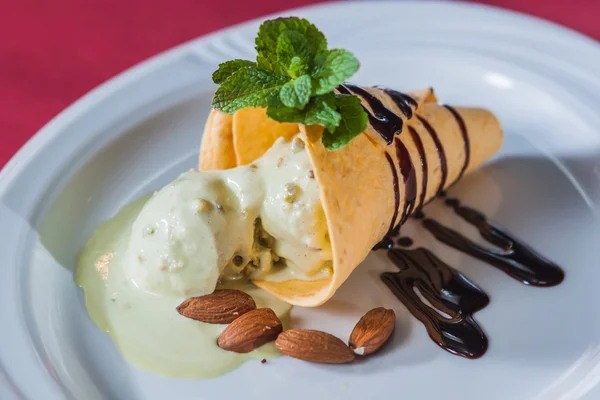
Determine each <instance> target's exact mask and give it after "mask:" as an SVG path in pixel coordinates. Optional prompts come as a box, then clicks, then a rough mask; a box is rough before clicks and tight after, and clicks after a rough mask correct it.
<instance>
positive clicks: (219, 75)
mask: <svg viewBox="0 0 600 400" xmlns="http://www.w3.org/2000/svg"><path fill="white" fill-rule="evenodd" d="M247 67H251V68H256V63H255V62H253V61H248V60H231V61H226V62H224V63H221V64H219V68H218V69H217V70H216V71H215V72H213V74H212V80H213V82H214V83H216V84H217V85H218V84H220V83H223V82H225V80H226V79H227V78H229V77H230V76H231V75H233V73H234V72H237V71H238V70H240V69H242V68H247Z"/></svg>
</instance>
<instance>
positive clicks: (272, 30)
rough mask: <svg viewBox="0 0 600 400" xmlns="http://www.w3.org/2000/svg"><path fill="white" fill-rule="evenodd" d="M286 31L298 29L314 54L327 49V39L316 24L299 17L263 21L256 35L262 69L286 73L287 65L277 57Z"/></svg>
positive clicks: (258, 60)
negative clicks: (278, 44)
mask: <svg viewBox="0 0 600 400" xmlns="http://www.w3.org/2000/svg"><path fill="white" fill-rule="evenodd" d="M284 31H296V32H298V33H299V34H301V35H302V36H303V37H304V39H305V40H306V42H307V43H308V48H309V50H310V54H311V55H312V56H314V55H315V54H317V52H319V51H324V50H326V49H327V39H325V36H324V35H323V33H321V31H319V30H318V29H317V27H316V26H314V25H313V24H311V23H310V22H308V21H307V20H305V19H302V18H298V17H289V18H276V19H272V20H268V21H265V22H263V23H262V25H261V26H260V28H259V29H258V36H256V42H255V43H256V52H257V53H258V56H257V57H256V62H257V64H258V67H259V68H260V69H264V70H267V71H271V72H275V73H277V74H280V75H284V74H285V72H286V67H284V66H282V65H281V64H280V63H279V60H278V58H277V41H278V40H279V36H280V35H281V34H282V33H283V32H284Z"/></svg>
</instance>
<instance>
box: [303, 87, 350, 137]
mask: <svg viewBox="0 0 600 400" xmlns="http://www.w3.org/2000/svg"><path fill="white" fill-rule="evenodd" d="M336 108H337V104H336V99H335V95H334V94H333V93H328V94H324V95H321V96H316V97H314V98H313V99H312V100H311V101H310V103H309V107H308V110H307V111H306V118H305V119H304V123H305V124H307V125H313V124H319V125H322V126H324V127H325V128H326V129H327V130H328V131H329V132H333V131H334V130H335V128H336V127H337V126H338V125H339V124H340V120H341V119H342V116H341V115H340V113H339V112H337V111H336Z"/></svg>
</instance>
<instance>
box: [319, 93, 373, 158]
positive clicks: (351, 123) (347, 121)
mask: <svg viewBox="0 0 600 400" xmlns="http://www.w3.org/2000/svg"><path fill="white" fill-rule="evenodd" d="M336 104H337V107H338V111H339V113H340V114H341V116H342V118H341V121H340V124H339V126H338V127H337V128H336V129H335V131H333V132H330V131H328V130H325V131H324V132H323V137H322V138H321V141H322V142H323V146H325V148H327V149H328V150H339V149H341V148H343V147H344V146H346V145H347V144H348V143H350V141H351V140H352V139H354V138H355V137H356V136H358V135H360V134H361V133H362V132H363V131H364V130H365V129H366V128H367V123H368V117H367V113H366V112H365V110H364V109H363V108H362V106H361V104H360V99H359V98H358V97H356V96H351V95H337V96H336Z"/></svg>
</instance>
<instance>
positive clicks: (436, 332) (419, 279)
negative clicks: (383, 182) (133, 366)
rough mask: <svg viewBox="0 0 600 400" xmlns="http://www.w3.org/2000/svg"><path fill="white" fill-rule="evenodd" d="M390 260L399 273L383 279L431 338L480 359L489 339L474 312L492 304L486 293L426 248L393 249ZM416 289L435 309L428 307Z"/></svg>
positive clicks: (386, 274) (451, 350)
mask: <svg viewBox="0 0 600 400" xmlns="http://www.w3.org/2000/svg"><path fill="white" fill-rule="evenodd" d="M388 257H389V258H390V260H392V262H393V263H394V264H395V265H396V266H397V267H398V268H399V269H400V271H398V272H384V273H383V274H381V279H382V280H383V282H384V283H385V284H386V285H387V286H388V288H390V290H391V291H392V292H393V293H394V294H395V295H396V297H398V299H400V301H402V303H404V305H405V306H406V307H407V308H408V310H409V311H410V312H411V313H412V314H413V315H414V316H415V317H416V318H417V319H418V320H419V321H421V322H422V323H423V325H425V328H426V329H427V333H428V334H429V337H431V339H432V340H433V341H434V342H435V343H437V344H438V346H440V347H442V348H443V349H444V350H447V351H449V352H450V353H452V354H456V355H459V356H462V357H466V358H479V357H481V356H482V355H483V354H484V353H485V351H486V350H487V347H488V340H487V337H486V336H485V334H484V333H483V330H482V329H481V328H480V327H479V325H478V324H477V322H475V320H474V319H473V313H475V312H477V311H479V310H481V309H482V308H484V307H485V306H487V305H488V303H489V301H490V299H489V297H488V296H487V295H486V294H485V293H484V292H483V290H481V289H480V288H478V287H477V286H476V285H475V284H474V283H473V282H471V281H470V280H469V278H467V277H466V276H464V275H463V274H461V273H460V272H458V271H457V270H455V269H454V268H452V267H450V266H449V265H448V264H446V263H444V262H443V261H442V260H440V259H439V258H437V257H436V256H435V255H434V254H433V253H432V252H430V251H429V250H426V249H424V248H421V247H420V248H417V249H414V250H405V249H392V250H389V251H388ZM415 289H418V290H419V292H420V293H421V295H422V296H423V297H424V298H425V299H427V300H428V301H429V303H430V304H431V305H432V306H433V307H435V309H434V308H432V307H430V306H428V305H427V304H425V303H424V302H423V301H422V300H421V298H420V297H419V296H418V295H417V293H416V292H415ZM438 310H439V311H441V312H443V313H445V314H446V315H445V316H444V315H442V314H441V313H440V312H439V311H438Z"/></svg>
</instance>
